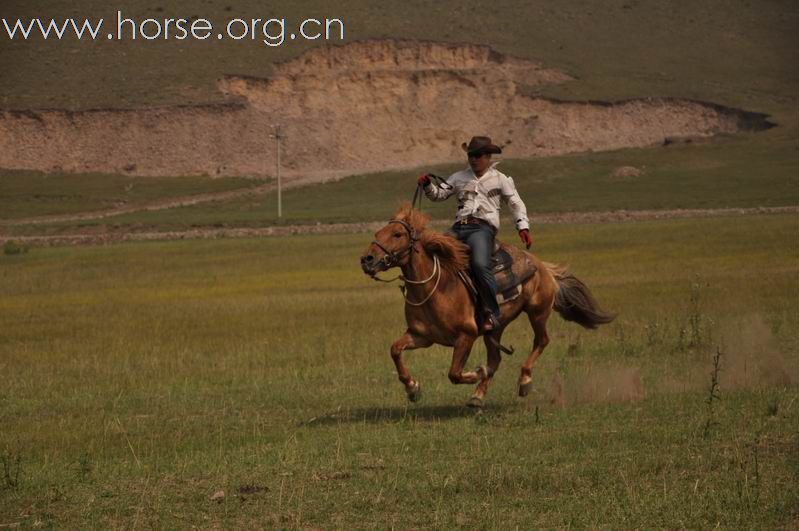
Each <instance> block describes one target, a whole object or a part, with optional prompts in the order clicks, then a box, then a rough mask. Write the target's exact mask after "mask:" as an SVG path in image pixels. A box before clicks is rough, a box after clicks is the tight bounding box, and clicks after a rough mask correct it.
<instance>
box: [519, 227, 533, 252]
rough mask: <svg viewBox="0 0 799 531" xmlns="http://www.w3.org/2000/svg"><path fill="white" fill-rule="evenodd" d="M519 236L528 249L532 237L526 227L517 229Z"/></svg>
mask: <svg viewBox="0 0 799 531" xmlns="http://www.w3.org/2000/svg"><path fill="white" fill-rule="evenodd" d="M519 238H521V239H522V243H524V245H525V247H527V248H528V249H529V248H530V246H531V245H532V244H533V238H532V237H531V236H530V231H529V230H527V229H522V230H520V231H519Z"/></svg>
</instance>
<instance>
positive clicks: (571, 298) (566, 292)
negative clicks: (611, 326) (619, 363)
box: [544, 263, 616, 328]
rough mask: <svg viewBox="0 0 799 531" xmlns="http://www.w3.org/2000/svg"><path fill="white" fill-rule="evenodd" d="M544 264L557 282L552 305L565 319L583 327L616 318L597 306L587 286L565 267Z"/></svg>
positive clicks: (597, 324) (591, 326) (594, 326)
mask: <svg viewBox="0 0 799 531" xmlns="http://www.w3.org/2000/svg"><path fill="white" fill-rule="evenodd" d="M544 265H545V266H546V268H547V269H548V270H549V272H550V273H551V274H552V276H553V277H555V281H556V282H557V284H558V291H557V292H556V293H555V304H554V305H553V307H554V308H555V311H556V312H558V313H559V314H560V316H561V317H563V318H564V319H565V320H567V321H573V322H575V323H577V324H579V325H580V326H583V327H585V328H597V327H598V326H599V325H602V324H607V323H609V322H611V321H613V319H615V318H616V314H612V313H607V312H605V311H603V310H602V309H601V308H600V307H599V303H597V301H596V299H595V298H594V295H593V294H592V293H591V290H590V289H588V286H586V285H585V284H583V282H582V281H581V280H580V279H579V278H577V277H575V276H574V274H572V273H571V271H569V270H568V269H567V268H566V267H564V266H559V265H555V264H549V263H545V264H544Z"/></svg>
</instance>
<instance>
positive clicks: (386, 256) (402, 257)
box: [361, 218, 418, 277]
mask: <svg viewBox="0 0 799 531" xmlns="http://www.w3.org/2000/svg"><path fill="white" fill-rule="evenodd" d="M417 240H418V234H417V233H416V229H414V228H413V226H412V225H411V224H410V223H409V222H408V221H406V220H405V219H402V218H395V219H392V220H391V221H389V222H388V224H386V226H385V227H383V228H382V229H380V230H379V231H377V232H376V233H375V239H374V240H372V243H371V244H370V245H369V247H367V248H366V252H365V253H364V254H363V256H361V269H363V272H364V273H366V274H367V275H369V276H371V277H373V276H375V275H376V274H377V273H379V272H381V271H385V270H387V269H391V268H392V267H402V266H404V265H405V264H407V263H408V261H409V260H410V256H411V253H412V252H413V246H414V244H415V243H416V242H417Z"/></svg>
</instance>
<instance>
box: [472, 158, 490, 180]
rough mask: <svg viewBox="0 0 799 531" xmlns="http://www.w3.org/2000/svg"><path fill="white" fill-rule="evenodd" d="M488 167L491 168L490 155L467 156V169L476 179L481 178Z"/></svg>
mask: <svg viewBox="0 0 799 531" xmlns="http://www.w3.org/2000/svg"><path fill="white" fill-rule="evenodd" d="M489 166H491V153H478V154H469V167H470V168H471V169H472V171H473V172H474V174H475V175H477V176H478V177H481V176H482V175H483V174H484V173H485V172H486V170H487V169H488V167H489Z"/></svg>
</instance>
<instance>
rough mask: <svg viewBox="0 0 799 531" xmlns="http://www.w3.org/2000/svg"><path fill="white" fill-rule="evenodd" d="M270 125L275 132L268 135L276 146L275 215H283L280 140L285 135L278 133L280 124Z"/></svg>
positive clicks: (280, 216) (279, 216)
mask: <svg viewBox="0 0 799 531" xmlns="http://www.w3.org/2000/svg"><path fill="white" fill-rule="evenodd" d="M272 127H274V128H275V133H274V134H273V135H270V136H271V137H273V138H274V139H275V145H276V147H277V156H276V157H275V175H277V217H278V218H282V217H283V195H282V193H283V190H282V187H281V182H280V141H281V140H282V139H284V138H286V136H285V135H282V134H280V124H275V125H273V126H272Z"/></svg>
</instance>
